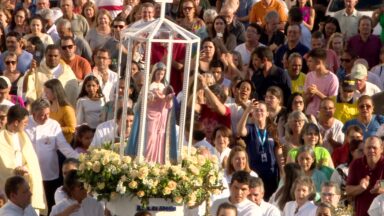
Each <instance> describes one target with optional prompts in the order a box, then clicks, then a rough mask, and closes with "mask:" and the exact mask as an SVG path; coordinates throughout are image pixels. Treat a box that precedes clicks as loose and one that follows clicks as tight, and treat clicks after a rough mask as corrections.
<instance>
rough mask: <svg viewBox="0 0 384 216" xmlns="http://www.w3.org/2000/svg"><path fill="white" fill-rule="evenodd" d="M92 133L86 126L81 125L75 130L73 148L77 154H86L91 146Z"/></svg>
mask: <svg viewBox="0 0 384 216" xmlns="http://www.w3.org/2000/svg"><path fill="white" fill-rule="evenodd" d="M93 135H94V131H93V129H92V128H90V127H89V126H88V125H81V126H79V127H78V128H77V129H76V134H75V139H74V141H73V148H74V149H75V150H76V151H77V152H78V153H87V152H88V148H89V146H90V145H91V142H92V139H93Z"/></svg>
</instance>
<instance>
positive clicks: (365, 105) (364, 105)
mask: <svg viewBox="0 0 384 216" xmlns="http://www.w3.org/2000/svg"><path fill="white" fill-rule="evenodd" d="M371 107H372V105H369V104H361V105H359V108H360V109H371Z"/></svg>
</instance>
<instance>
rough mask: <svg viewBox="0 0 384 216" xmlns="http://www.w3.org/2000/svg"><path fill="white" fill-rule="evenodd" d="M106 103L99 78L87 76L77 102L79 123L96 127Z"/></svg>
mask: <svg viewBox="0 0 384 216" xmlns="http://www.w3.org/2000/svg"><path fill="white" fill-rule="evenodd" d="M104 105H105V99H104V95H103V93H102V91H101V88H100V83H99V80H98V79H97V78H96V77H95V76H93V75H89V76H87V77H86V78H85V80H84V83H83V86H82V88H81V91H80V94H79V97H78V98H77V104H76V119H77V125H82V124H87V125H88V126H89V127H91V128H92V129H95V128H96V127H97V125H98V124H99V123H100V116H101V110H102V108H103V107H104Z"/></svg>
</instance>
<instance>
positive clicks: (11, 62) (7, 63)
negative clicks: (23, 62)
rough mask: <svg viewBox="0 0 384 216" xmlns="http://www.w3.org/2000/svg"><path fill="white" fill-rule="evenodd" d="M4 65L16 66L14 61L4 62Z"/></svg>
mask: <svg viewBox="0 0 384 216" xmlns="http://www.w3.org/2000/svg"><path fill="white" fill-rule="evenodd" d="M5 64H6V65H10V64H13V65H15V64H16V61H5Z"/></svg>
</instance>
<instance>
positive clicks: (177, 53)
mask: <svg viewBox="0 0 384 216" xmlns="http://www.w3.org/2000/svg"><path fill="white" fill-rule="evenodd" d="M167 52H168V48H167V47H164V46H163V45H161V43H153V44H152V56H151V64H156V63H157V62H159V61H161V60H162V59H163V58H164V57H165V58H166V57H167ZM184 59H185V45H184V44H180V43H174V44H173V47H172V60H173V61H176V62H178V63H181V64H184ZM168 81H169V80H168ZM169 82H170V84H171V86H172V87H173V90H174V91H175V93H176V94H177V93H179V92H180V91H181V90H182V88H183V69H181V70H177V69H175V68H173V67H172V69H171V77H170V81H169Z"/></svg>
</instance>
